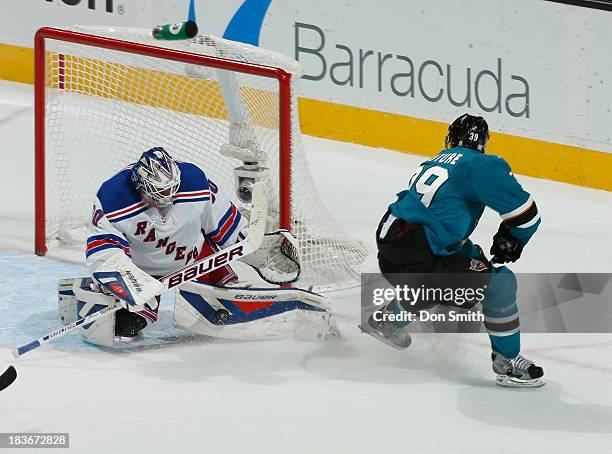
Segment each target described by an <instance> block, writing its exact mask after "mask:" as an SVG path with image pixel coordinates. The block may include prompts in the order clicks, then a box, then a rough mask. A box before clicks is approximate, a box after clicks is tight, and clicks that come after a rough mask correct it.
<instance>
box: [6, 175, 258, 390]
mask: <svg viewBox="0 0 612 454" xmlns="http://www.w3.org/2000/svg"><path fill="white" fill-rule="evenodd" d="M252 194H253V208H252V209H251V218H250V220H249V231H248V233H247V237H246V238H245V239H244V240H242V241H240V242H238V243H236V244H234V245H233V246H230V247H227V248H225V249H222V250H220V251H218V252H216V253H214V254H213V255H210V256H208V257H205V258H202V259H200V260H198V261H196V262H194V263H192V264H191V265H187V266H184V267H183V268H181V269H180V270H178V271H176V272H174V273H172V274H169V275H167V276H164V277H163V278H161V279H160V281H161V283H162V284H163V285H164V290H169V289H171V288H174V287H178V286H179V285H181V284H183V283H185V282H189V281H191V280H193V279H197V278H198V277H200V276H202V275H204V274H208V273H210V272H212V271H214V270H216V269H218V268H221V267H222V266H225V265H227V264H229V263H230V262H232V261H234V260H237V259H239V258H242V257H244V256H246V255H248V254H251V253H253V252H255V251H256V250H257V249H258V248H259V247H260V246H261V243H262V242H263V238H264V234H265V231H266V223H267V220H268V191H267V186H266V185H265V183H261V182H260V183H255V184H254V185H253V191H252ZM119 309H121V306H115V307H111V306H108V307H106V308H104V309H102V310H100V311H98V312H94V313H93V314H91V315H88V316H87V317H85V318H82V319H79V320H77V321H76V322H74V323H71V324H70V325H68V326H64V327H62V328H60V329H58V330H56V331H53V332H52V333H49V334H47V335H46V336H44V337H41V338H39V339H36V340H33V341H32V342H30V343H28V344H25V345H22V346H21V347H17V348H15V349H13V356H14V357H15V358H16V359H17V358H19V357H21V356H23V355H24V354H26V353H27V352H29V351H32V350H34V349H36V348H38V347H40V346H41V345H43V344H46V343H48V342H51V341H52V340H54V339H56V338H58V337H60V336H63V335H65V334H68V333H69V332H70V331H73V330H74V329H76V328H78V327H79V326H81V325H84V324H88V323H91V322H93V321H95V320H97V319H99V318H101V317H104V316H105V315H107V314H109V313H111V312H115V311H117V310H119ZM9 385H10V383H9Z"/></svg>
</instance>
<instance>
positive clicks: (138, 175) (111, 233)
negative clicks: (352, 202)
mask: <svg viewBox="0 0 612 454" xmlns="http://www.w3.org/2000/svg"><path fill="white" fill-rule="evenodd" d="M248 229H249V221H248V219H247V218H246V216H244V215H243V214H242V213H241V212H240V211H239V210H238V208H237V207H236V205H235V204H234V203H233V202H231V201H230V200H228V199H227V198H226V197H225V196H224V195H223V193H222V192H221V191H220V190H219V188H218V187H217V186H216V185H215V184H214V183H213V182H212V181H211V180H209V179H208V178H207V176H206V174H205V173H204V171H203V170H202V169H201V168H199V167H198V166H196V165H194V164H191V163H188V162H178V161H175V160H174V159H173V158H172V157H171V155H170V154H169V153H168V152H167V151H166V150H165V149H164V148H161V147H156V148H152V149H150V150H148V151H145V152H144V153H143V154H142V156H141V157H140V159H139V160H138V161H137V162H136V163H135V164H133V165H130V166H128V167H127V168H125V169H123V170H121V171H120V172H118V173H117V174H115V175H114V176H113V177H111V178H110V179H108V180H107V181H105V182H104V183H102V185H101V187H100V189H99V190H98V192H97V194H96V197H95V202H94V208H93V215H92V218H91V221H90V225H89V237H88V238H87V247H86V260H87V266H88V268H89V271H90V274H91V277H88V278H77V279H63V280H62V281H61V282H60V289H59V301H60V304H59V308H60V315H61V316H62V320H63V321H64V323H66V324H68V323H71V322H73V321H75V320H76V319H78V318H84V317H86V316H88V315H91V314H92V313H95V312H96V311H99V310H101V309H103V308H105V307H108V306H115V305H121V308H120V309H118V310H116V311H114V312H112V313H110V315H108V316H105V317H101V318H99V319H98V320H96V321H95V322H93V323H90V324H86V325H83V327H82V328H81V335H82V337H83V338H84V339H85V340H86V341H87V342H90V343H93V344H96V345H103V346H113V345H115V344H116V343H118V342H131V341H133V340H135V339H137V338H138V337H139V335H140V332H141V331H142V330H144V329H146V327H147V325H149V324H152V323H155V322H156V320H157V317H158V307H159V303H160V295H158V294H155V292H153V293H152V295H153V296H152V297H151V298H148V299H147V300H146V301H144V303H143V301H142V300H140V301H136V300H135V299H133V298H130V297H129V292H130V290H129V289H126V288H123V289H122V288H117V285H118V282H117V280H116V279H114V278H113V276H115V274H116V273H115V269H116V268H117V266H118V264H120V266H121V267H123V268H124V269H128V270H129V273H128V276H130V279H131V277H132V276H136V277H135V278H134V281H137V280H138V279H137V278H138V277H139V276H144V277H145V280H144V282H146V281H147V279H148V281H149V282H155V283H157V279H161V278H162V277H163V276H167V275H169V274H171V273H173V272H175V271H177V270H179V269H181V268H183V267H185V265H189V264H190V263H193V262H195V261H197V260H199V259H201V258H203V257H207V256H210V255H212V254H214V253H215V252H217V251H219V250H220V249H223V248H226V247H228V246H231V245H233V244H235V243H237V242H239V241H241V240H243V239H244V238H245V236H246V235H247V232H248ZM241 260H242V261H243V262H244V263H246V264H247V265H249V266H251V267H252V268H254V269H255V270H256V271H257V272H258V274H259V276H260V277H261V278H262V279H263V280H265V281H266V282H267V283H269V284H275V285H277V286H282V285H283V284H288V283H291V282H295V281H296V280H297V279H298V277H299V274H300V257H299V252H298V249H297V247H296V241H295V239H294V238H293V237H292V236H291V234H290V233H289V232H287V231H285V230H277V231H274V232H270V233H267V234H266V235H265V237H264V240H263V242H262V244H261V246H260V247H259V249H258V250H256V251H255V252H254V253H252V254H249V255H247V256H245V257H243V258H242V259H241ZM152 278H154V279H152ZM124 285H125V284H124ZM133 285H135V286H136V290H137V291H139V292H140V290H141V288H140V287H139V284H138V283H137V282H135V283H133ZM150 287H152V288H154V287H155V286H150ZM145 290H146V289H145ZM149 290H150V288H149ZM126 292H127V293H128V295H127V296H126V295H125V294H126ZM145 293H146V292H145ZM145 293H143V294H145ZM174 323H175V325H176V326H177V327H178V328H181V329H184V330H187V331H189V332H192V333H196V334H204V335H208V336H214V337H222V338H231V339H253V338H255V339H256V338H278V337H293V338H298V339H312V340H322V339H324V338H325V337H326V336H327V335H328V334H330V332H332V330H333V321H332V320H331V314H330V313H329V310H328V306H327V302H326V299H325V298H323V297H322V296H321V295H318V294H315V293H312V292H307V291H305V290H299V289H293V288H282V287H266V288H255V287H253V286H250V285H249V286H244V285H241V284H240V283H239V282H238V278H237V275H236V273H235V272H234V269H233V268H232V266H231V264H227V265H225V266H223V267H221V268H218V269H216V270H214V271H211V272H209V273H208V274H204V275H202V276H200V277H198V278H197V279H194V280H192V281H187V282H184V283H182V284H181V285H180V286H178V287H177V289H176V294H175V308H174Z"/></svg>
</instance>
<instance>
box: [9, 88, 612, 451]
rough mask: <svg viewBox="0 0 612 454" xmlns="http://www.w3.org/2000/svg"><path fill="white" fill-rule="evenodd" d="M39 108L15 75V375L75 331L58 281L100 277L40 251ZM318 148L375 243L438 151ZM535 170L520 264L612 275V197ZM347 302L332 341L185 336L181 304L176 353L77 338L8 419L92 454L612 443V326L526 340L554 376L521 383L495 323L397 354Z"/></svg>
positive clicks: (39, 367) (324, 179)
mask: <svg viewBox="0 0 612 454" xmlns="http://www.w3.org/2000/svg"><path fill="white" fill-rule="evenodd" d="M31 106H32V91H31V87H28V86H22V85H17V84H7V83H0V153H1V156H2V163H3V164H2V165H1V166H0V182H1V184H2V188H3V189H2V191H0V206H1V207H2V215H1V216H0V270H2V273H1V274H0V320H1V322H0V369H2V370H4V368H5V367H6V366H8V365H9V364H10V363H11V359H10V353H9V349H10V347H12V346H14V345H16V344H19V343H23V342H26V341H28V340H30V339H31V338H34V337H39V336H42V335H44V334H46V333H47V332H49V331H51V330H53V329H56V328H57V327H58V326H59V320H58V317H57V314H56V310H55V307H56V303H55V301H56V296H55V289H56V283H57V280H58V279H59V278H61V277H68V276H77V275H80V274H82V273H84V272H85V269H84V267H83V266H82V264H79V263H67V262H66V261H58V260H53V259H50V258H39V257H35V256H34V255H33V254H32V252H31V251H32V249H33V246H32V245H33V231H34V229H33V194H34V190H33V187H34V185H33V131H34V128H33V110H32V107H31ZM408 139H409V138H407V140H408ZM305 144H306V147H307V150H308V156H309V159H310V163H311V167H312V171H313V174H314V177H315V181H316V182H317V183H318V185H319V191H320V192H321V194H322V195H323V199H324V200H325V202H326V204H327V205H328V207H329V208H330V209H331V210H332V211H333V212H334V214H335V215H336V217H337V219H338V221H339V222H340V223H341V224H342V225H343V226H345V227H346V228H347V230H349V231H350V232H351V233H352V234H353V235H354V236H355V237H357V238H359V239H361V240H363V241H365V242H366V243H367V244H368V245H369V246H370V247H371V248H372V249H373V247H374V245H373V232H374V230H375V226H376V223H377V221H378V219H379V217H380V216H381V214H382V213H383V212H384V210H385V206H386V205H387V203H388V202H389V201H391V200H392V199H393V194H394V193H395V192H397V191H399V190H401V189H402V188H403V187H404V186H405V185H406V182H407V177H408V175H410V170H411V169H412V168H414V167H415V166H416V165H417V164H418V163H419V162H420V160H421V158H419V157H416V156H410V155H405V154H399V153H394V152H391V151H385V150H373V149H371V148H367V147H362V146H357V145H351V144H342V143H337V142H332V141H327V140H321V139H315V138H308V137H307V138H306V140H305ZM519 178H520V180H521V182H522V183H523V184H524V186H525V187H526V189H527V190H529V191H530V192H532V193H533V195H534V197H535V198H536V200H537V202H538V206H539V208H540V210H541V212H542V217H543V224H542V227H541V230H540V231H539V232H538V233H537V236H536V237H535V238H534V240H533V241H532V243H530V245H529V246H528V248H527V249H526V251H525V254H524V256H523V258H522V259H521V260H520V262H519V263H517V264H515V265H513V267H512V268H513V269H514V270H516V271H542V272H553V271H556V272H567V271H575V272H610V271H612V270H611V266H610V262H611V259H612V238H611V234H610V222H611V221H612V194H611V193H609V192H605V191H597V190H592V189H586V188H581V187H577V186H570V185H565V184H559V183H552V182H549V181H545V180H538V179H533V178H524V177H519ZM497 225H498V219H497V217H496V216H495V215H494V214H492V213H490V212H487V213H486V214H485V216H484V217H483V219H482V221H481V224H480V226H479V228H478V232H477V234H476V235H475V240H476V241H477V242H479V243H480V244H482V245H483V247H484V248H485V250H487V249H488V247H489V246H490V239H491V237H492V235H493V233H494V232H495V230H496V228H497ZM59 255H61V254H59ZM73 258H74V257H73ZM77 262H78V260H77ZM365 269H366V270H368V271H375V264H374V260H373V259H371V260H370V261H369V262H368V264H367V265H366V267H365ZM332 297H333V299H334V311H335V312H336V315H337V318H338V321H339V326H340V329H341V331H342V338H341V339H339V340H334V341H330V342H327V343H323V344H312V343H303V342H297V341H274V342H271V341H270V342H225V341H212V340H209V339H204V338H194V337H184V336H183V337H182V338H181V340H180V341H178V342H175V341H176V338H175V336H176V335H177V334H179V333H178V331H176V330H175V329H174V328H172V326H171V323H170V316H171V314H170V308H169V307H166V308H165V309H164V310H163V311H162V316H161V319H160V323H159V325H158V326H156V327H155V328H154V330H149V333H148V336H149V337H152V338H153V337H159V338H163V339H165V340H167V341H168V345H167V346H166V347H164V348H158V349H139V350H137V351H130V352H125V351H123V352H112V351H107V350H100V349H97V348H94V347H91V346H87V345H85V344H83V343H82V342H81V341H80V338H79V337H78V336H75V335H69V336H66V337H64V338H62V339H59V340H58V341H57V342H55V343H53V344H51V345H49V346H47V347H45V348H41V349H39V350H37V351H34V352H32V353H30V354H28V355H27V356H25V357H24V358H22V359H21V360H19V361H18V362H17V363H16V366H17V368H18V371H19V379H18V381H17V382H16V383H15V384H14V385H13V386H11V387H10V388H8V389H7V390H5V391H3V392H2V393H0V432H13V431H16V432H29V431H36V432H70V433H71V451H69V452H83V453H90V452H91V453H93V452H96V453H97V452H100V453H102V452H104V453H106V452H118V453H129V454H133V453H141V452H142V453H148V452H151V453H153V452H155V453H157V452H164V453H167V452H177V453H190V452H194V453H196V452H197V453H215V454H216V453H248V454H255V453H283V454H285V453H308V454H312V453H363V452H377V453H395V452H412V453H510V452H512V453H517V452H524V453H531V452H534V453H535V452H537V453H555V454H559V453H575V452H584V453H587V452H596V453H610V452H612V366H610V357H611V355H612V335H609V334H607V335H586V334H585V335H578V334H573V335H570V334H566V335H545V334H540V335H534V334H532V335H525V336H524V340H523V345H524V347H525V348H524V352H525V354H526V355H527V356H528V357H530V358H532V359H533V360H535V361H536V362H538V363H541V364H542V365H543V366H544V367H545V369H546V378H547V382H548V384H547V386H546V387H544V388H542V389H540V390H535V391H533V390H532V391H525V390H521V391H514V390H506V389H500V388H498V387H495V386H494V384H493V374H492V372H491V369H490V360H489V348H488V341H487V339H486V337H485V336H483V335H446V336H441V335H437V336H433V335H420V336H415V340H414V343H413V345H412V346H411V348H410V349H409V350H407V351H403V352H398V351H395V350H392V349H390V348H388V347H387V346H385V345H382V344H380V343H378V342H376V341H374V340H372V339H371V338H369V337H368V336H366V335H362V334H360V333H359V330H358V329H357V324H358V322H359V312H360V311H359V296H358V293H357V291H355V290H353V291H345V292H342V293H338V294H335V295H332ZM519 306H520V302H519Z"/></svg>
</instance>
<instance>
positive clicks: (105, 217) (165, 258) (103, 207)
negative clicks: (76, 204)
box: [86, 162, 248, 277]
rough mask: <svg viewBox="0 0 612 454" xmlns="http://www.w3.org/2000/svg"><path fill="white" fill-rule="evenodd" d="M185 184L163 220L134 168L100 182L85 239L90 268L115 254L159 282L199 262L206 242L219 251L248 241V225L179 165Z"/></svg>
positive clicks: (202, 178)
mask: <svg viewBox="0 0 612 454" xmlns="http://www.w3.org/2000/svg"><path fill="white" fill-rule="evenodd" d="M177 165H178V167H179V169H180V171H181V184H180V187H179V189H178V192H177V194H176V195H175V196H174V202H173V204H172V206H171V207H169V209H167V213H165V216H162V215H161V214H160V213H159V211H158V210H157V209H155V208H153V207H150V206H149V205H147V204H146V203H145V202H143V201H142V199H141V197H140V195H139V194H138V192H137V191H136V189H135V188H134V186H133V185H132V182H131V181H130V169H129V168H128V169H125V170H122V171H120V172H119V173H117V174H116V175H115V176H113V177H112V178H110V179H109V180H107V181H105V182H104V183H102V186H101V187H100V189H99V191H98V193H97V194H96V199H95V202H94V210H93V211H94V212H93V216H92V219H91V221H90V227H89V237H88V239H87V252H86V257H87V266H88V267H89V270H90V272H92V273H93V272H94V271H95V270H96V269H97V268H98V267H99V266H100V265H101V264H102V263H104V262H105V261H106V260H108V258H109V257H110V255H111V254H126V255H127V256H128V257H131V259H132V261H133V262H134V264H135V265H136V266H138V267H139V268H141V269H142V270H143V271H145V272H147V273H149V274H150V275H152V276H155V277H161V276H164V275H166V274H170V273H172V272H174V271H176V270H178V269H179V268H182V267H183V266H185V265H186V264H188V263H189V262H191V261H195V260H197V259H198V258H199V255H200V251H202V245H203V244H204V241H205V240H206V239H208V240H209V241H210V242H212V243H213V244H216V245H217V246H219V247H225V246H228V245H231V244H233V243H235V242H237V241H239V240H242V239H244V236H245V234H246V228H247V225H248V224H247V221H246V219H244V218H243V217H242V216H241V215H240V212H239V211H238V209H237V208H236V206H235V205H234V204H233V203H232V202H231V201H229V200H228V199H227V198H225V197H224V196H223V195H221V194H220V193H219V191H218V188H217V186H216V185H215V184H214V183H213V182H212V181H210V180H208V179H207V178H206V175H205V174H204V172H203V171H202V170H201V169H200V168H199V167H197V166H196V165H194V164H190V163H186V162H177Z"/></svg>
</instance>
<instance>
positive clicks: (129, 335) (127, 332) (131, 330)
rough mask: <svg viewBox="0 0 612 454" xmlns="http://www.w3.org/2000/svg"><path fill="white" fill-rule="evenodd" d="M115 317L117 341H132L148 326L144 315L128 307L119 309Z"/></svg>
mask: <svg viewBox="0 0 612 454" xmlns="http://www.w3.org/2000/svg"><path fill="white" fill-rule="evenodd" d="M115 317H116V318H115V341H117V342H123V343H127V342H132V341H133V340H134V339H136V338H137V337H138V334H139V333H140V331H141V330H142V329H144V328H145V327H146V326H147V321H146V320H145V319H144V318H143V317H141V316H140V315H138V314H135V313H134V312H129V311H127V310H126V309H119V310H118V311H117V312H116V315H115Z"/></svg>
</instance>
